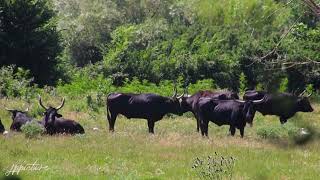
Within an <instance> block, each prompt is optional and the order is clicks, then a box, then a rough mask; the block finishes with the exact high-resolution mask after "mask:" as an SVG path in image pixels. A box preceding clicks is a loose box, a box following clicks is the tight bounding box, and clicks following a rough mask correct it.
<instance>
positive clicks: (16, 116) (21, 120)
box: [6, 108, 32, 132]
mask: <svg viewBox="0 0 320 180" xmlns="http://www.w3.org/2000/svg"><path fill="white" fill-rule="evenodd" d="M6 110H7V111H9V112H11V114H12V116H11V119H12V123H11V126H10V130H12V131H18V132H20V131H21V127H22V126H23V125H24V124H26V123H28V122H31V121H32V118H31V117H29V116H28V114H27V112H28V109H27V110H25V111H21V110H15V109H7V108H6Z"/></svg>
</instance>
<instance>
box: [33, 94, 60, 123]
mask: <svg viewBox="0 0 320 180" xmlns="http://www.w3.org/2000/svg"><path fill="white" fill-rule="evenodd" d="M64 102H65V99H64V98H63V100H62V102H61V104H60V106H58V107H56V108H54V107H51V106H49V107H48V108H47V107H46V106H44V105H43V103H42V100H41V97H40V96H39V104H40V106H41V107H42V108H43V109H45V112H44V116H45V117H44V120H45V126H48V125H53V124H54V122H55V120H56V118H60V117H62V115H61V114H59V113H58V111H59V110H60V109H61V108H62V107H63V106H64Z"/></svg>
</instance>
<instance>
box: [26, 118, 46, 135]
mask: <svg viewBox="0 0 320 180" xmlns="http://www.w3.org/2000/svg"><path fill="white" fill-rule="evenodd" d="M21 130H22V132H23V133H24V135H25V137H26V138H36V137H39V136H40V135H41V134H42V133H44V131H45V130H44V127H43V126H41V125H40V124H39V123H38V122H37V121H35V120H33V121H31V122H29V123H26V124H24V125H23V126H22V127H21Z"/></svg>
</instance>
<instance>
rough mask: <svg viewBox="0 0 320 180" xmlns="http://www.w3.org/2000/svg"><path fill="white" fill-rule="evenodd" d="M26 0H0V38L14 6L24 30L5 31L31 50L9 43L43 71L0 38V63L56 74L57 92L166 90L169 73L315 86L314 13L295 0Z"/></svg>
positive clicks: (276, 86) (319, 33)
mask: <svg viewBox="0 0 320 180" xmlns="http://www.w3.org/2000/svg"><path fill="white" fill-rule="evenodd" d="M28 2H30V3H28V4H27V5H28V6H24V8H20V9H19V7H22V5H23V3H26V0H15V1H10V0H5V1H2V4H0V5H1V7H0V9H1V10H0V25H1V26H0V42H1V45H2V44H3V43H2V42H6V43H5V44H6V45H7V46H6V47H8V48H9V47H11V46H8V44H10V43H8V42H9V41H8V40H7V41H5V40H6V39H8V37H14V36H13V35H12V34H10V33H8V32H9V31H8V30H6V29H5V28H4V27H6V26H4V25H6V24H8V23H4V22H8V20H10V19H12V18H9V17H11V16H8V15H12V17H15V16H14V15H15V14H14V13H16V14H17V13H19V12H20V11H21V13H20V14H18V15H19V17H20V16H21V17H25V18H21V19H22V20H21V21H19V22H21V24H22V25H23V26H22V25H21V28H19V27H20V26H14V27H18V28H17V29H18V30H20V29H27V30H30V33H24V31H15V32H16V33H18V34H19V36H23V39H21V38H20V39H19V41H18V40H16V39H13V38H11V39H10V40H11V41H12V42H13V43H16V42H17V43H16V44H17V47H19V49H18V50H28V51H26V52H28V53H29V54H30V55H32V57H36V58H35V59H34V60H32V59H31V58H28V57H29V56H25V55H24V54H21V53H18V52H20V51H18V50H17V51H15V49H14V48H13V49H12V48H9V49H10V52H11V50H12V52H17V53H16V54H21V57H26V58H27V59H28V61H24V62H28V63H27V64H29V65H30V66H32V68H33V67H37V68H36V69H37V70H38V71H39V72H41V73H45V74H44V76H43V75H38V74H35V73H34V72H35V70H34V69H32V68H31V67H30V66H28V65H25V64H19V63H17V62H16V61H15V58H11V57H7V56H4V55H3V54H5V52H7V51H8V48H7V50H6V49H3V48H1V55H0V59H3V60H6V61H5V63H4V61H1V62H0V65H7V64H17V66H16V68H15V69H14V70H15V71H16V70H17V68H18V67H20V66H22V67H24V68H25V69H28V70H30V74H31V76H33V77H34V78H35V79H34V81H33V82H36V83H40V84H41V85H44V84H51V83H52V81H54V82H55V86H56V87H57V90H58V91H60V92H64V93H67V94H72V93H75V94H74V96H75V95H76V94H78V95H80V94H85V93H87V94H88V93H89V92H91V91H94V92H95V93H97V94H98V95H99V96H100V94H106V93H108V92H110V91H117V90H122V91H129V90H130V91H134V92H145V91H151V92H156V93H162V94H169V92H171V90H169V89H171V86H172V85H171V84H172V81H179V82H180V87H181V88H183V86H186V85H187V84H189V83H190V84H196V85H195V86H200V83H204V82H205V85H203V86H205V87H214V88H227V89H231V90H234V91H243V90H245V89H246V88H258V89H266V90H270V91H274V90H280V91H289V92H290V91H293V90H297V89H298V90H300V91H302V90H303V89H304V88H306V86H307V85H308V84H312V85H313V88H314V89H319V87H320V67H319V64H320V57H319V56H320V54H319V53H318V52H319V49H320V44H319V41H320V25H319V19H318V18H317V17H315V16H314V15H313V14H312V12H311V11H310V10H309V9H308V8H307V7H306V6H305V5H304V4H303V3H301V2H300V1H299V0H293V1H291V0H281V1H276V0H265V1H261V0H243V1H238V0H230V1H224V0H185V1H180V0H152V1H151V0H47V1H45V0H33V1H28ZM45 2H46V3H45ZM317 2H319V1H317ZM9 5H10V6H9ZM7 7H10V8H12V10H14V11H9V9H8V10H6V8H7ZM28 9H30V11H28ZM31 10H32V11H31ZM8 12H14V13H8ZM26 12H32V13H31V15H29V16H27V14H26ZM17 17H18V16H17ZM27 20H29V21H27ZM13 22H15V21H13ZM32 22H38V23H32ZM30 24H31V25H32V26H31V25H30ZM19 25H20V24H19ZM22 27H30V28H22ZM31 32H32V33H31ZM43 34H45V35H46V38H43ZM17 37H18V36H17ZM39 38H40V39H39ZM41 38H42V39H41ZM29 39H32V41H31V40H30V41H29ZM24 40H25V41H24ZM22 41H23V42H24V43H21V42H22ZM25 42H27V43H25ZM40 42H41V43H42V45H48V46H43V48H44V49H45V50H37V49H32V48H31V49H30V47H38V46H39V44H41V43H40ZM18 45H19V46H18ZM14 47H16V46H14ZM41 47H42V46H41ZM60 47H62V49H60ZM29 50H30V51H29ZM60 50H62V51H60ZM8 52H9V51H8ZM23 52H24V51H23ZM60 52H61V53H60ZM13 54H15V53H13ZM39 54H40V55H39ZM37 59H38V60H41V62H40V63H38V61H37ZM29 60H30V61H29ZM40 65H41V66H40ZM42 65H43V66H42ZM208 84H210V85H208ZM147 86H150V87H147ZM192 86H193V85H190V87H192ZM155 87H157V88H155ZM164 87H165V88H164ZM169 87H170V88H169ZM166 89H167V90H166ZM191 91H192V88H191Z"/></svg>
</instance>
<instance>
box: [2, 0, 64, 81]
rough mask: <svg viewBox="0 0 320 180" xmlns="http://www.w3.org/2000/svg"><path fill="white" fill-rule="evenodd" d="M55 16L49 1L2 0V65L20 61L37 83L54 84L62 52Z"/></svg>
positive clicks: (20, 64)
mask: <svg viewBox="0 0 320 180" xmlns="http://www.w3.org/2000/svg"><path fill="white" fill-rule="evenodd" d="M54 17H55V12H54V11H53V10H52V9H51V8H50V6H49V4H48V2H47V1H46V0H1V1H0V66H4V65H11V64H16V65H17V67H24V68H27V69H29V70H30V72H31V75H32V76H34V77H35V82H36V83H39V84H40V85H44V84H52V83H54V80H55V79H56V75H57V73H56V70H55V69H56V64H57V56H58V55H59V53H60V52H61V47H60V45H59V33H58V32H57V30H56V23H55V21H54Z"/></svg>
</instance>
